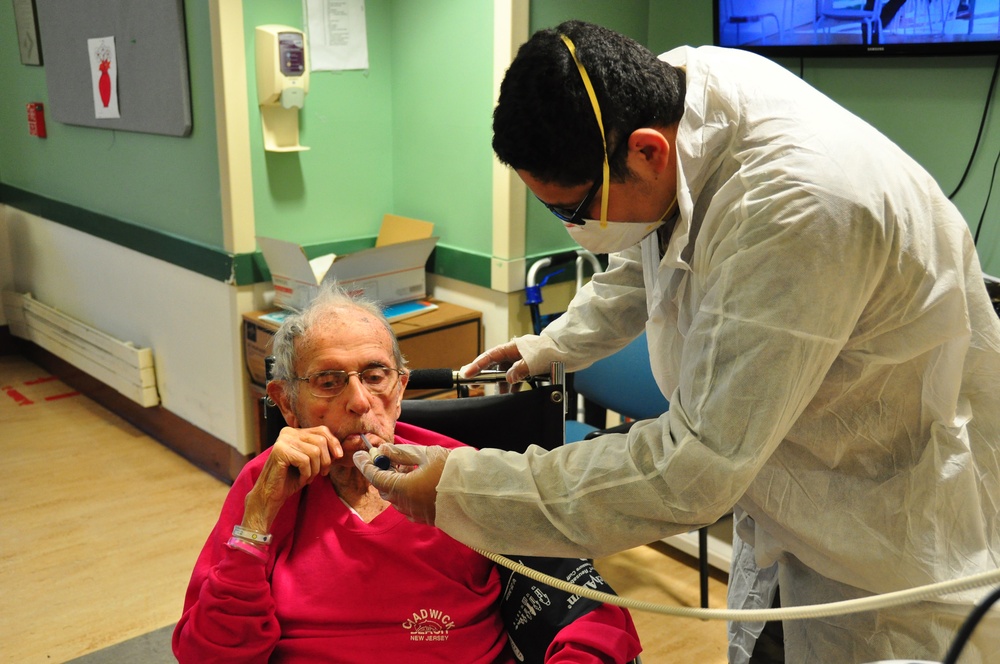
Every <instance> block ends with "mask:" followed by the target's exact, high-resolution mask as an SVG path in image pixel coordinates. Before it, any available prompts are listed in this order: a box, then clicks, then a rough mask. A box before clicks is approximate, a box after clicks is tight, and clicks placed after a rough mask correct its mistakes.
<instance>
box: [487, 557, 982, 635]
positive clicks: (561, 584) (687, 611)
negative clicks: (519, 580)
mask: <svg viewBox="0 0 1000 664" xmlns="http://www.w3.org/2000/svg"><path fill="white" fill-rule="evenodd" d="M474 550H475V551H476V552H478V553H479V554H481V555H483V556H486V557H487V558H489V559H490V560H492V561H493V562H495V563H497V564H498V565H503V566H504V567H506V568H508V569H511V570H514V571H515V572H517V573H518V574H523V575H524V576H526V577H528V578H529V579H533V580H535V581H538V582H539V583H544V584H545V585H548V586H552V587H553V588H558V589H559V590H563V591H565V592H568V593H571V594H575V595H580V596H581V597H586V598H588V599H592V600H594V601H596V602H604V603H605V604H614V605H616V606H621V607H624V608H626V609H635V610H636V611H646V612H648V613H661V614H664V615H668V616H677V617H680V618H699V619H701V620H728V621H730V622H768V621H771V620H805V619H807V618H822V617H827V616H840V615H845V614H848V613H859V612H861V611H876V610H878V609H885V608H888V607H891V606H901V605H903V604H910V603H913V602H919V601H921V600H925V599H929V598H931V597H938V596H940V595H947V594H949V593H955V592H959V591H962V590H969V589H971V588H979V587H981V586H988V585H992V584H994V583H1000V569H995V570H990V571H988V572H980V573H979V574H972V575H970V576H966V577H963V578H961V579H952V580H949V581H939V582H937V583H931V584H928V585H925V586H918V587H916V588H908V589H906V590H897V591H894V592H890V593H884V594H882V595H873V596H871V597H862V598H859V599H850V600H843V601H840V602H829V603H827V604H812V605H809V606H791V607H784V608H780V609H753V610H750V609H740V610H735V609H733V610H731V609H693V608H689V607H686V606H667V605H665V604H654V603H653V602H644V601H640V600H635V599H630V598H628V597H619V596H618V595H609V594H608V593H604V592H601V591H599V590H594V589H592V588H587V587H584V586H578V585H576V584H575V583H569V582H568V581H565V580H563V579H557V578H555V577H554V576H549V575H548V574H543V573H542V572H539V571H537V570H534V569H532V568H530V567H527V566H525V565H522V564H521V563H518V562H514V561H513V560H510V559H509V558H505V557H504V556H501V555H499V554H497V553H492V552H490V551H483V550H482V549H474Z"/></svg>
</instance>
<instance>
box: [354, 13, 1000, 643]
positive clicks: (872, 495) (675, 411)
mask: <svg viewBox="0 0 1000 664" xmlns="http://www.w3.org/2000/svg"><path fill="white" fill-rule="evenodd" d="M563 36H565V37H566V38H563ZM573 50H575V54H576V58H577V60H578V62H579V66H577V62H576V61H575V60H574V58H573V54H572V51H573ZM647 54H648V52H646V51H644V49H642V48H641V47H638V46H636V45H634V44H633V43H631V42H630V41H629V40H627V39H626V38H624V37H621V36H619V35H615V34H614V33H610V32H609V31H606V30H603V29H601V28H598V27H597V26H592V25H588V24H582V23H578V22H571V23H568V24H563V25H561V26H559V28H557V29H556V30H550V31H543V32H540V33H538V34H536V35H535V36H534V37H533V38H532V39H531V40H530V41H529V42H528V43H527V44H526V45H525V46H524V47H522V49H521V51H520V52H519V54H518V56H517V59H516V60H515V62H514V63H513V64H512V66H511V68H510V70H509V72H508V74H507V77H506V79H505V81H504V87H502V88H501V96H500V101H499V104H498V108H497V112H496V114H495V116H494V131H495V133H496V137H495V139H494V148H495V149H497V153H498V156H499V157H500V159H501V160H502V161H504V162H505V163H508V164H509V165H511V166H512V167H513V168H515V169H516V170H517V172H518V174H519V175H520V176H521V178H522V179H523V180H524V181H525V183H526V184H527V185H528V187H529V189H530V190H531V191H532V192H533V193H534V194H535V195H536V196H537V197H538V198H539V199H540V200H541V201H542V202H544V203H546V204H547V205H548V206H549V207H550V208H554V209H553V211H554V212H556V213H557V215H558V216H561V217H564V218H566V217H571V216H573V215H574V212H575V211H576V208H577V207H578V206H580V207H582V208H583V209H582V210H581V211H580V212H581V215H582V217H583V218H584V219H590V221H586V223H585V224H584V225H583V229H586V230H581V228H580V227H579V226H576V225H575V224H568V225H569V226H575V227H574V228H571V229H570V232H571V234H573V236H574V237H576V238H577V239H578V241H579V242H580V243H581V244H583V246H585V247H588V248H591V249H594V250H596V251H600V252H604V251H609V252H611V253H610V254H609V257H608V260H609V267H608V270H607V271H606V272H605V273H603V274H600V275H597V276H595V277H594V279H593V281H592V282H591V283H590V284H588V285H587V286H585V287H584V288H583V289H582V290H581V291H580V292H579V293H578V294H577V296H576V297H575V298H574V299H573V301H572V303H571V305H570V307H569V308H568V310H567V311H566V313H565V314H564V315H562V316H561V317H560V318H558V319H557V320H556V321H555V322H553V323H552V324H550V325H549V326H548V327H547V328H546V329H545V330H544V331H543V332H542V334H540V335H538V336H534V335H529V336H525V337H520V338H517V339H515V340H514V341H512V342H510V343H508V344H504V345H502V346H499V347H497V348H493V349H491V350H489V351H487V352H486V353H484V355H483V356H481V357H480V358H478V359H477V360H476V361H475V362H473V363H472V364H470V365H469V366H467V367H465V368H464V369H463V371H465V372H466V373H467V374H474V373H476V372H478V371H479V370H481V369H482V368H484V367H486V366H488V365H490V364H492V363H501V364H506V365H507V366H510V363H511V362H514V364H513V366H512V367H511V369H510V371H509V374H508V375H509V376H510V377H511V378H512V379H523V378H524V377H526V376H527V375H528V374H529V373H544V372H545V371H546V370H547V367H548V364H549V362H550V361H552V360H561V361H563V362H565V363H566V367H567V370H569V371H573V370H576V369H580V368H583V367H585V366H587V365H589V364H590V363H592V362H593V361H595V360H597V359H599V358H601V357H604V356H607V355H609V354H611V353H614V352H615V351H616V350H618V349H620V348H622V347H623V346H625V345H626V344H627V343H628V342H629V341H630V340H632V339H634V338H635V337H636V336H637V335H639V334H640V333H641V332H642V331H643V330H645V331H646V333H647V337H648V342H649V353H650V359H651V363H652V367H653V372H654V374H655V376H656V380H657V383H658V385H659V387H660V389H661V390H662V392H663V394H664V395H666V396H667V398H668V399H669V401H670V404H671V406H670V410H669V411H668V412H667V413H665V414H664V415H662V416H661V417H660V418H659V419H657V420H650V421H643V422H639V423H637V424H636V425H635V426H634V427H633V428H632V429H631V431H630V432H629V433H628V434H625V435H621V434H619V435H607V436H603V437H600V438H597V439H596V440H593V441H590V442H581V443H574V444H573V445H569V446H566V447H565V448H561V449H558V450H555V451H551V452H546V451H544V450H542V449H540V448H532V449H529V450H528V451H527V452H526V453H524V454H523V455H521V454H513V453H505V452H500V451H496V450H484V451H478V452H477V451H474V450H471V449H459V450H453V451H451V453H450V454H448V453H446V451H445V452H438V451H436V450H430V453H429V456H428V457H427V458H423V459H421V468H420V469H418V470H417V471H414V472H411V473H408V474H404V473H392V472H385V473H376V472H375V469H374V467H373V466H371V465H370V464H365V463H362V461H363V460H362V459H359V460H358V462H359V464H361V465H363V466H364V469H365V470H366V474H367V475H368V476H369V477H370V478H371V479H372V480H373V483H374V484H376V485H377V486H379V487H380V488H381V489H383V491H384V492H385V493H386V494H387V495H388V497H389V499H390V500H391V501H392V502H393V503H395V504H396V505H397V506H398V507H399V508H400V509H401V510H402V511H404V512H406V513H408V514H410V515H411V517H412V518H414V519H416V520H418V521H425V522H430V523H433V524H435V525H436V526H438V527H439V528H441V529H442V530H444V531H445V532H447V533H448V534H450V535H452V536H453V537H455V538H456V539H458V540H461V541H462V542H465V543H466V544H469V545H472V546H476V547H481V548H484V549H487V550H492V551H512V552H519V553H524V554H532V555H551V556H590V557H597V556H603V555H607V554H610V553H613V552H616V551H621V550H624V549H627V548H629V547H634V546H637V545H641V544H645V543H649V542H652V541H656V540H659V539H660V538H663V537H666V536H669V535H673V534H677V533H681V532H686V531H690V530H692V529H694V528H696V527H698V526H703V525H706V524H710V523H712V522H714V521H715V520H716V519H718V518H719V517H721V516H723V515H725V514H726V513H728V512H729V511H730V510H734V513H735V515H736V522H737V524H736V529H735V530H736V532H735V535H736V547H735V548H736V553H735V554H734V558H735V560H734V570H733V573H732V576H731V580H730V597H729V605H730V607H731V608H765V607H767V606H770V603H771V598H772V593H773V590H774V583H775V582H777V583H778V585H779V587H780V593H781V604H782V606H786V607H788V606H800V605H807V604H814V603H821V602H830V601H834V600H843V599H849V598H857V597H866V596H869V595H872V594H875V593H885V592H888V591H894V590H899V589H904V588H910V587H914V586H918V585H922V584H926V583H930V582H935V581H941V580H946V579H954V578H959V577H963V576H966V575H970V574H973V573H977V572H982V571H984V570H989V569H996V568H997V567H998V561H1000V522H998V509H1000V321H998V319H997V316H996V314H995V313H994V311H993V310H992V308H991V304H990V302H989V298H988V296H987V294H986V291H985V288H984V282H983V275H982V272H981V269H980V264H979V261H978V258H977V254H976V248H975V246H974V245H973V240H972V238H971V235H970V233H969V229H968V226H967V224H966V222H965V221H964V220H963V219H962V217H961V215H960V213H959V212H958V211H957V210H956V208H955V207H954V206H953V205H952V204H951V203H950V202H949V201H948V199H947V197H946V196H945V195H944V194H943V193H942V192H941V189H940V188H939V187H938V185H937V183H936V182H935V181H934V180H933V179H932V178H931V176H930V175H928V174H927V173H926V172H925V171H924V170H923V169H922V168H921V167H920V166H919V165H918V164H917V163H916V162H914V161H913V160H912V159H911V158H910V157H908V156H907V155H906V154H905V153H903V152H902V151H901V150H900V149H899V148H898V147H897V146H895V145H894V144H893V143H891V142H890V141H889V140H888V139H886V138H885V137H884V136H883V135H882V134H880V133H879V132H878V131H876V130H875V129H873V128H872V127H871V126H869V125H868V124H866V123H865V122H864V121H862V120H860V119H859V118H857V117H855V116H854V115H852V114H851V113H849V112H847V111H846V110H844V109H843V108H841V107H840V106H838V105H837V104H835V103H834V102H832V101H831V100H830V99H828V98H827V97H825V96H823V95H822V94H820V93H819V92H817V91H816V90H814V89H813V88H811V87H810V86H809V85H807V84H806V83H804V82H803V81H801V80H800V79H798V78H797V77H796V76H794V75H792V74H791V73H789V72H788V71H786V70H785V69H784V68H782V67H780V66H777V65H775V64H773V63H771V62H769V61H767V60H765V59H763V58H761V57H759V56H756V55H752V54H749V53H745V52H741V51H733V50H725V49H719V48H714V47H702V48H678V49H676V50H673V51H671V52H669V53H666V54H665V55H663V56H661V58H660V60H662V61H665V62H667V63H670V65H672V67H667V66H665V65H662V64H659V63H658V61H656V60H655V58H654V57H653V56H652V55H651V54H648V55H647ZM643 58H648V59H649V61H647V60H644V59H643ZM547 62H554V63H556V64H555V65H553V66H542V64H540V63H547ZM623 62H624V63H625V66H622V63H623ZM675 68H676V69H675ZM636 71H640V72H641V75H642V76H656V77H661V78H665V79H668V80H675V81H676V84H675V85H676V86H679V87H678V88H677V89H679V90H680V97H679V99H678V101H677V104H676V109H675V110H676V111H677V114H679V116H680V117H679V120H677V119H669V121H668V122H667V123H663V122H662V121H659V120H657V119H656V118H659V117H667V118H669V117H670V116H669V114H665V115H664V116H660V115H657V116H656V117H655V118H654V119H652V120H650V119H648V118H646V119H644V118H641V117H640V118H639V119H638V122H639V124H636V125H632V126H625V123H627V122H630V121H631V122H636V121H637V120H636V119H635V118H632V117H630V116H629V113H632V112H633V109H632V106H629V105H628V104H627V103H626V101H627V100H628V99H629V95H634V94H635V91H636V90H637V89H638V90H640V91H641V90H642V89H643V87H642V86H643V85H644V84H643V83H642V82H641V80H642V79H639V80H640V82H639V83H638V84H636V83H635V82H634V81H633V80H632V78H631V77H633V76H635V75H636V74H635V72H636ZM674 72H676V74H675V73H674ZM546 76H549V77H551V80H546V79H545V78H544V77H546ZM585 79H589V81H588V82H585ZM520 80H524V81H532V80H536V81H541V83H538V84H536V85H533V86H532V85H531V84H529V83H524V85H521V86H518V85H517V83H518V82H519V81H520ZM588 84H589V85H590V87H592V89H593V90H594V98H593V100H591V98H590V93H589V92H588V91H587V87H588ZM647 87H651V86H648V85H647ZM561 90H569V91H570V92H569V93H567V94H568V95H569V98H570V100H569V101H565V97H559V91H561ZM525 91H527V92H525ZM549 94H551V95H552V98H551V99H550V98H547V97H546V95H549ZM518 95H521V96H522V97H525V98H524V99H518ZM530 95H533V98H528V96H530ZM668 97H669V94H668ZM681 100H682V101H681ZM595 102H596V104H595ZM901 103H902V102H901ZM518 105H520V106H518ZM549 107H552V108H551V109H550V108H549ZM521 111H523V115H524V116H523V117H522V118H521V120H523V121H522V122H521V123H520V124H519V123H518V119H517V117H515V116H516V114H517V113H518V112H521ZM550 111H551V112H550ZM595 112H600V113H601V115H602V122H601V123H598V122H597V121H596V119H595ZM637 112H639V113H641V112H642V111H641V109H640V110H639V111H637ZM571 117H575V118H577V119H578V121H579V122H583V123H585V126H587V127H589V129H579V128H577V129H572V128H571V130H572V131H575V132H576V135H575V136H560V135H559V131H560V126H561V123H563V122H569V120H568V119H567V118H571ZM547 118H552V119H551V122H548V123H547ZM582 126H584V125H582ZM502 132H508V133H510V132H522V133H523V134H524V137H523V138H524V140H523V141H522V143H523V144H524V145H525V146H526V147H525V148H524V150H523V154H522V153H516V152H515V151H512V150H508V149H507V144H508V142H512V143H515V144H516V143H517V139H518V138H520V137H519V136H515V137H514V139H513V140H512V141H506V140H501V139H506V138H507V136H506V135H502ZM532 132H534V133H532ZM601 132H603V133H604V140H605V141H606V148H605V146H604V144H603V143H602V139H601ZM546 140H549V141H550V144H547V145H546V144H545V143H544V141H546ZM573 143H581V144H589V145H590V146H591V152H592V153H593V154H596V155H597V157H596V158H595V159H593V160H592V161H591V162H588V163H587V164H586V168H587V171H586V172H588V173H590V174H591V175H590V176H589V177H575V178H574V175H573V173H572V171H570V170H569V169H572V168H574V167H575V166H577V164H576V163H572V164H570V163H566V164H565V165H566V168H567V173H569V174H568V175H565V176H560V175H559V171H558V168H559V167H560V166H562V165H563V164H564V162H571V161H572V162H576V161H578V160H574V159H572V158H571V155H572V154H573V152H572V149H573V147H574V146H573V145H571V144H573ZM594 144H596V146H597V150H596V152H595V151H594V150H593V148H592V146H593V145H594ZM619 147H620V148H621V149H620V150H618V148H619ZM564 152H565V154H564ZM605 153H607V154H609V155H610V157H609V159H610V160H611V161H612V175H613V177H612V178H611V179H610V180H608V179H607V178H606V176H605V175H604V169H603V165H602V164H601V163H600V162H601V159H602V156H603V154H605ZM546 160H548V161H546ZM619 161H624V162H625V163H627V165H628V168H629V170H630V171H631V175H630V176H629V177H628V178H622V177H614V172H615V171H617V172H618V173H621V172H622V171H621V170H620V168H619V169H616V168H614V166H615V164H616V163H617V162H619ZM549 162H551V165H549ZM597 183H599V185H598V184H597ZM595 187H598V189H597V190H595V189H594V188H595ZM588 194H591V196H590V200H589V201H587V200H585V199H587V198H588ZM581 201H583V202H584V204H583V205H582V206H581ZM581 215H576V216H577V219H575V221H579V220H580V216H581ZM602 218H603V219H607V220H609V221H608V223H606V224H601V222H600V220H601V219H602ZM654 220H659V221H654ZM626 221H627V222H632V223H624V222H626ZM619 250H620V251H619ZM393 455H398V456H396V458H397V460H403V459H404V458H405V451H403V450H399V451H395V452H393ZM775 564H776V565H775ZM986 592H988V589H980V590H978V591H968V592H964V593H962V594H960V595H957V596H949V597H943V598H940V599H938V600H933V601H925V602H922V603H920V604H917V605H909V606H905V607H901V608H896V609H889V610H884V611H879V612H865V613H857V614H852V615H848V616H843V617H836V618H823V619H815V620H807V621H785V622H784V654H785V658H786V661H789V662H834V663H843V662H870V661H875V660H881V659H893V658H913V659H937V660H940V658H942V657H943V655H944V653H945V651H946V650H947V648H948V645H949V643H950V642H951V639H952V637H953V636H954V635H955V631H956V629H957V628H958V626H959V625H960V624H961V622H962V620H963V619H964V618H965V617H966V616H967V615H968V613H969V611H970V610H971V608H972V606H973V604H974V602H975V601H976V600H977V599H979V598H980V597H982V596H983V595H984V594H986ZM759 628H760V625H757V626H756V627H754V626H753V625H749V626H748V625H736V624H734V625H732V626H731V629H730V642H731V643H730V658H731V660H732V661H746V659H747V657H748V654H749V652H750V651H751V650H752V649H753V643H754V638H755V636H756V633H757V632H758V631H759ZM974 640H975V643H973V644H970V645H969V646H967V648H966V651H965V653H964V656H963V659H962V661H963V662H998V661H1000V626H998V624H997V622H996V621H995V620H994V622H992V623H991V624H987V623H983V624H981V625H980V627H979V629H977V630H976V633H975V634H974ZM966 657H967V659H966Z"/></svg>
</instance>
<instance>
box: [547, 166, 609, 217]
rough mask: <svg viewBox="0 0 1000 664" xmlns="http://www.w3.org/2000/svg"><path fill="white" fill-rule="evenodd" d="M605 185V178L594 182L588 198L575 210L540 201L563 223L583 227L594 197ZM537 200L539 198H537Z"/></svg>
mask: <svg viewBox="0 0 1000 664" xmlns="http://www.w3.org/2000/svg"><path fill="white" fill-rule="evenodd" d="M602 184H604V178H603V177H601V178H598V179H597V180H594V184H593V185H591V187H590V191H588V192H587V196H586V198H584V199H583V202H582V203H580V204H579V205H577V206H576V209H575V210H571V209H569V208H564V207H559V206H558V205H549V204H548V203H546V202H545V201H543V200H542V199H540V198H539V199H538V200H539V201H540V202H541V204H542V205H544V206H545V207H547V208H548V210H549V212H551V213H552V214H554V215H556V217H557V218H559V219H560V220H561V221H565V222H566V223H567V224H575V225H577V226H582V225H583V216H584V215H585V214H586V213H587V210H588V209H590V204H591V203H592V202H593V201H594V196H596V195H597V190H598V189H600V188H601V185H602ZM535 198H538V197H537V196H536V197H535Z"/></svg>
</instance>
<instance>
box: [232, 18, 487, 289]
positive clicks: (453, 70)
mask: <svg viewBox="0 0 1000 664" xmlns="http://www.w3.org/2000/svg"><path fill="white" fill-rule="evenodd" d="M366 5H367V10H366V17H367V22H368V31H367V34H368V48H369V69H368V70H367V71H348V72H336V73H334V72H313V73H312V74H311V75H310V81H309V94H308V96H307V97H306V103H305V107H304V109H303V110H302V111H301V113H300V122H301V125H302V131H301V137H300V138H301V143H302V144H303V145H307V146H309V148H310V149H309V151H306V152H300V153H291V154H274V153H265V152H264V151H263V145H262V142H263V141H262V139H261V136H260V133H261V129H260V113H259V111H258V109H257V108H256V106H255V105H254V104H253V103H251V108H250V117H251V134H252V138H251V153H252V157H251V158H252V160H253V181H254V209H255V215H256V219H257V233H258V235H269V236H274V237H280V238H283V239H287V240H294V241H296V242H299V243H302V244H304V245H307V252H309V253H319V252H320V251H322V250H328V249H333V250H337V249H339V250H341V251H346V250H350V249H351V248H352V247H354V246H355V245H345V244H341V243H340V242H339V241H344V240H351V239H355V240H358V239H359V238H360V239H363V240H364V241H367V242H370V240H371V238H372V237H373V236H374V235H375V234H376V233H377V232H378V227H379V224H380V223H381V221H382V216H383V215H384V214H385V213H387V212H391V213H393V214H399V215H403V216H407V217H414V218H417V219H423V220H426V221H431V222H434V224H435V234H436V235H438V236H439V237H440V240H439V245H438V249H437V250H436V252H435V259H434V263H435V264H434V269H435V272H437V273H439V274H448V275H449V276H456V277H459V278H465V279H467V280H470V281H473V282H476V283H480V285H488V284H489V281H488V278H489V277H488V275H489V257H490V254H491V249H492V246H491V233H489V232H484V228H486V229H488V228H489V227H490V224H491V223H492V195H493V193H492V153H491V151H490V135H491V133H490V132H491V126H490V118H491V113H492V107H493V90H492V88H493V3H492V1H491V0H475V1H462V2H457V1H456V0H420V2H413V1H411V0H369V1H368V2H367V3H366ZM244 12H245V13H244V20H245V27H246V32H247V41H248V55H247V62H248V72H247V73H248V76H251V77H252V76H253V75H254V74H253V71H254V70H253V52H252V37H253V30H254V26H255V25H260V24H265V23H283V24H287V25H291V26H293V27H301V26H302V21H303V17H302V13H301V5H299V4H297V3H279V2H273V1H272V2H258V3H252V4H251V3H246V4H245V9H244ZM251 80H252V79H251ZM255 95H256V83H255V82H254V83H253V84H252V86H251V96H252V97H255ZM310 245H312V246H310Z"/></svg>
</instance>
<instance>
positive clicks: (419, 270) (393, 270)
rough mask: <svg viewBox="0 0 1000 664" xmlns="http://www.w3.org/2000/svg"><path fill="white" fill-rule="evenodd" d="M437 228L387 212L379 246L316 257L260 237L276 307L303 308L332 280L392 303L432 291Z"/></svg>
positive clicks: (424, 295) (287, 244) (383, 302)
mask: <svg viewBox="0 0 1000 664" xmlns="http://www.w3.org/2000/svg"><path fill="white" fill-rule="evenodd" d="M433 232H434V224H431V223H429V222H426V221H419V220H417V219H408V218H406V217H399V216H396V215H392V214H387V215H385V217H384V218H383V219H382V227H381V228H380V229H379V234H378V239H377V240H376V242H375V246H374V247H373V248H371V249H365V250H363V251H357V252H354V253H353V254H347V255H340V256H338V255H336V254H326V255H325V256H319V257H317V258H314V259H312V260H309V259H307V258H306V254H305V251H304V250H303V249H302V247H301V246H300V245H298V244H295V243H294V242H287V241H285V240H277V239H275V238H268V237H260V236H258V237H257V242H258V244H260V248H261V251H262V252H263V253H264V260H265V261H267V267H268V269H269V270H270V271H271V280H272V282H273V283H274V304H275V305H276V306H279V307H284V308H286V309H296V310H300V309H302V308H304V307H305V306H306V305H307V304H308V303H309V302H310V300H312V299H313V298H314V297H315V296H316V292H317V290H318V288H319V285H320V284H321V283H323V282H324V281H330V280H336V281H337V282H339V283H340V285H341V286H343V287H344V288H346V289H347V290H349V291H351V292H352V293H360V294H363V295H364V296H365V297H367V298H369V299H372V300H377V301H378V302H381V303H382V305H383V306H387V305H391V304H396V303H397V302H405V301H406V300H416V299H419V298H423V297H426V296H427V274H426V271H425V270H426V264H427V259H428V258H429V257H430V255H431V252H432V251H433V250H434V246H435V245H436V244H437V240H438V238H436V237H432V235H431V234H432V233H433Z"/></svg>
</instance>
